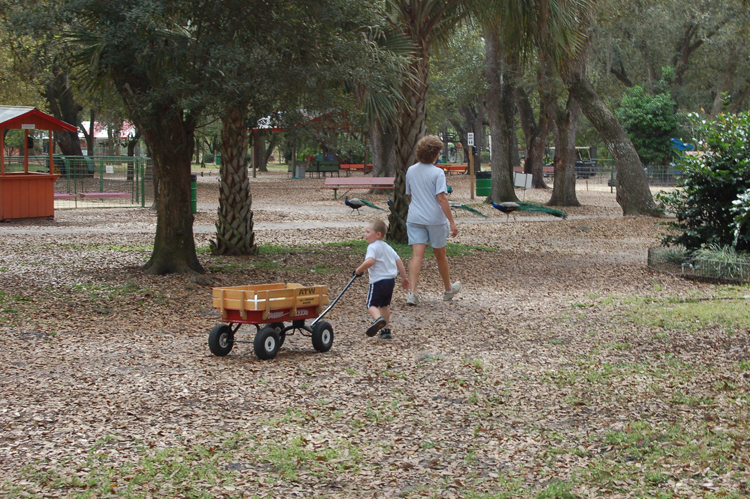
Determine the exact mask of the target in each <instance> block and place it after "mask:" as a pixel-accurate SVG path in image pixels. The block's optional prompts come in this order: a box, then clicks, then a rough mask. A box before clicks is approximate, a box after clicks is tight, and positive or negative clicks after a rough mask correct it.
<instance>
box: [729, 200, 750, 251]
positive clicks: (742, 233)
mask: <svg viewBox="0 0 750 499" xmlns="http://www.w3.org/2000/svg"><path fill="white" fill-rule="evenodd" d="M732 205H733V206H732V213H734V215H735V216H734V245H735V246H737V243H739V242H740V240H742V241H743V243H750V230H748V221H750V189H748V190H746V191H745V192H744V194H740V195H739V196H737V199H735V200H734V201H732Z"/></svg>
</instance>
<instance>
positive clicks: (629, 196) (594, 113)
mask: <svg viewBox="0 0 750 499" xmlns="http://www.w3.org/2000/svg"><path fill="white" fill-rule="evenodd" d="M584 71H585V69H584V68H581V67H578V68H574V69H573V70H571V71H569V72H568V74H567V75H566V76H565V80H566V81H565V83H566V85H567V87H568V92H570V94H571V95H572V96H573V97H574V98H575V99H576V100H577V101H578V102H579V103H580V105H581V110H582V111H583V114H584V115H585V116H586V118H587V119H588V120H589V121H590V122H591V124H592V125H593V126H594V128H596V131H597V132H599V136H600V137H601V138H602V140H603V141H604V144H605V145H606V146H607V149H608V150H609V152H610V154H611V155H612V158H613V159H614V163H615V167H616V168H617V180H616V186H617V196H616V199H617V202H618V203H619V205H620V207H621V208H622V214H623V215H649V216H661V215H662V214H663V213H662V211H661V210H660V209H659V208H658V207H657V206H656V203H654V198H653V196H652V195H651V189H650V188H649V185H648V178H647V177H646V172H645V171H644V170H643V167H642V166H641V159H640V157H639V156H638V153H637V152H636V150H635V147H634V146H633V143H632V142H631V141H630V138H629V137H628V135H627V134H626V133H625V130H624V129H623V128H622V126H621V125H620V123H619V121H617V118H616V117H615V115H614V114H613V113H612V111H610V109H609V108H608V107H607V105H606V104H605V103H604V101H603V100H602V99H601V97H599V95H598V94H597V93H596V91H595V90H594V87H592V86H591V83H589V81H588V79H587V78H586V76H585V74H584Z"/></svg>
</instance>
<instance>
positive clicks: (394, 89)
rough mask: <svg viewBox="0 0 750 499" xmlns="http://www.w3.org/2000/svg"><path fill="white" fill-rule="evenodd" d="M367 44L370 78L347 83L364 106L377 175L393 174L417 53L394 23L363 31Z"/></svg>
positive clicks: (365, 43) (374, 168)
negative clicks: (411, 64)
mask: <svg viewBox="0 0 750 499" xmlns="http://www.w3.org/2000/svg"><path fill="white" fill-rule="evenodd" d="M362 40H363V44H364V47H365V49H366V52H367V54H368V56H369V57H368V59H369V61H371V64H369V65H367V66H366V69H367V70H368V77H367V78H361V79H356V80H351V81H349V82H347V83H348V84H350V85H353V88H354V95H355V99H356V101H357V102H358V104H359V105H360V106H361V107H362V117H363V119H364V121H365V122H366V126H367V127H368V128H369V130H370V133H369V134H370V140H371V144H372V149H373V172H372V174H373V175H374V176H385V175H393V172H394V167H393V164H392V162H391V163H389V156H390V154H392V153H394V150H393V149H394V145H395V139H396V125H397V123H398V119H399V109H400V108H401V106H404V105H405V103H406V99H405V97H404V94H403V83H404V82H405V81H411V80H412V77H411V74H410V73H409V71H408V65H409V60H410V58H411V57H412V56H413V54H414V45H413V44H412V41H411V40H410V39H409V38H407V37H406V36H404V33H403V31H401V30H400V29H396V28H395V27H393V26H390V27H389V28H388V29H383V28H382V27H379V26H374V27H369V28H367V29H366V30H364V32H363V39H362Z"/></svg>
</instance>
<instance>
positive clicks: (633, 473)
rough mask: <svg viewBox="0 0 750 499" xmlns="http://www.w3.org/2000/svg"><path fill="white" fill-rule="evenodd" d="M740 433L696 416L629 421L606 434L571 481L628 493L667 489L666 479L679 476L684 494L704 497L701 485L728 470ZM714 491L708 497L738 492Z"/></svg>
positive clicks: (640, 494)
mask: <svg viewBox="0 0 750 499" xmlns="http://www.w3.org/2000/svg"><path fill="white" fill-rule="evenodd" d="M745 437H747V435H743V436H739V435H732V434H729V433H728V432H723V431H717V430H716V429H714V428H711V427H709V426H707V425H705V424H702V423H701V422H695V421H693V422H691V423H690V424H687V423H683V424H679V423H677V424H675V423H665V424H662V425H660V424H658V423H655V422H654V421H651V422H634V423H631V424H629V425H628V426H627V427H626V428H625V429H624V430H621V431H613V432H609V433H607V434H606V436H605V437H604V444H605V445H607V446H608V447H607V449H608V451H606V452H605V453H603V454H602V455H601V456H600V457H597V458H596V459H595V460H594V461H593V462H592V463H591V464H590V465H589V466H588V467H587V468H585V469H583V470H581V471H580V473H579V474H578V476H577V478H576V480H577V481H578V482H580V483H585V484H588V485H596V486H598V487H603V488H605V489H609V490H612V491H615V492H625V491H627V493H628V495H630V496H633V497H659V495H657V494H660V493H664V494H669V493H670V492H671V488H669V486H668V484H667V482H668V481H670V480H671V481H673V482H680V481H681V482H682V483H683V484H685V489H683V490H682V491H681V492H682V493H683V494H685V495H691V494H690V492H692V494H697V495H698V496H701V497H704V493H705V489H703V488H702V487H701V485H700V484H701V483H704V482H705V481H708V480H712V479H716V478H717V477H719V476H720V475H724V474H726V473H729V472H731V470H732V454H733V452H732V450H733V449H736V443H737V440H736V439H740V440H744V439H745ZM736 478H737V479H739V476H737V477H736ZM655 487H656V489H657V491H658V492H657V491H654V488H655ZM659 489H661V490H659ZM690 489H692V490H690ZM655 492H656V493H655ZM713 493H714V494H715V495H714V496H712V497H739V496H733V495H731V494H732V493H731V492H730V491H727V490H721V488H720V487H717V488H716V489H714V490H713ZM662 497H672V496H671V495H663V496H662Z"/></svg>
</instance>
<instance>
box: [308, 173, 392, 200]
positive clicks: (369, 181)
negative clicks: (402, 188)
mask: <svg viewBox="0 0 750 499" xmlns="http://www.w3.org/2000/svg"><path fill="white" fill-rule="evenodd" d="M395 180H396V178H395V177H344V178H333V177H328V178H327V179H325V182H324V183H323V185H322V186H321V187H320V188H321V189H333V199H337V198H338V190H339V189H345V190H346V191H347V192H348V191H350V190H352V189H368V190H369V189H381V190H382V189H393V182H394V181H395Z"/></svg>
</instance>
